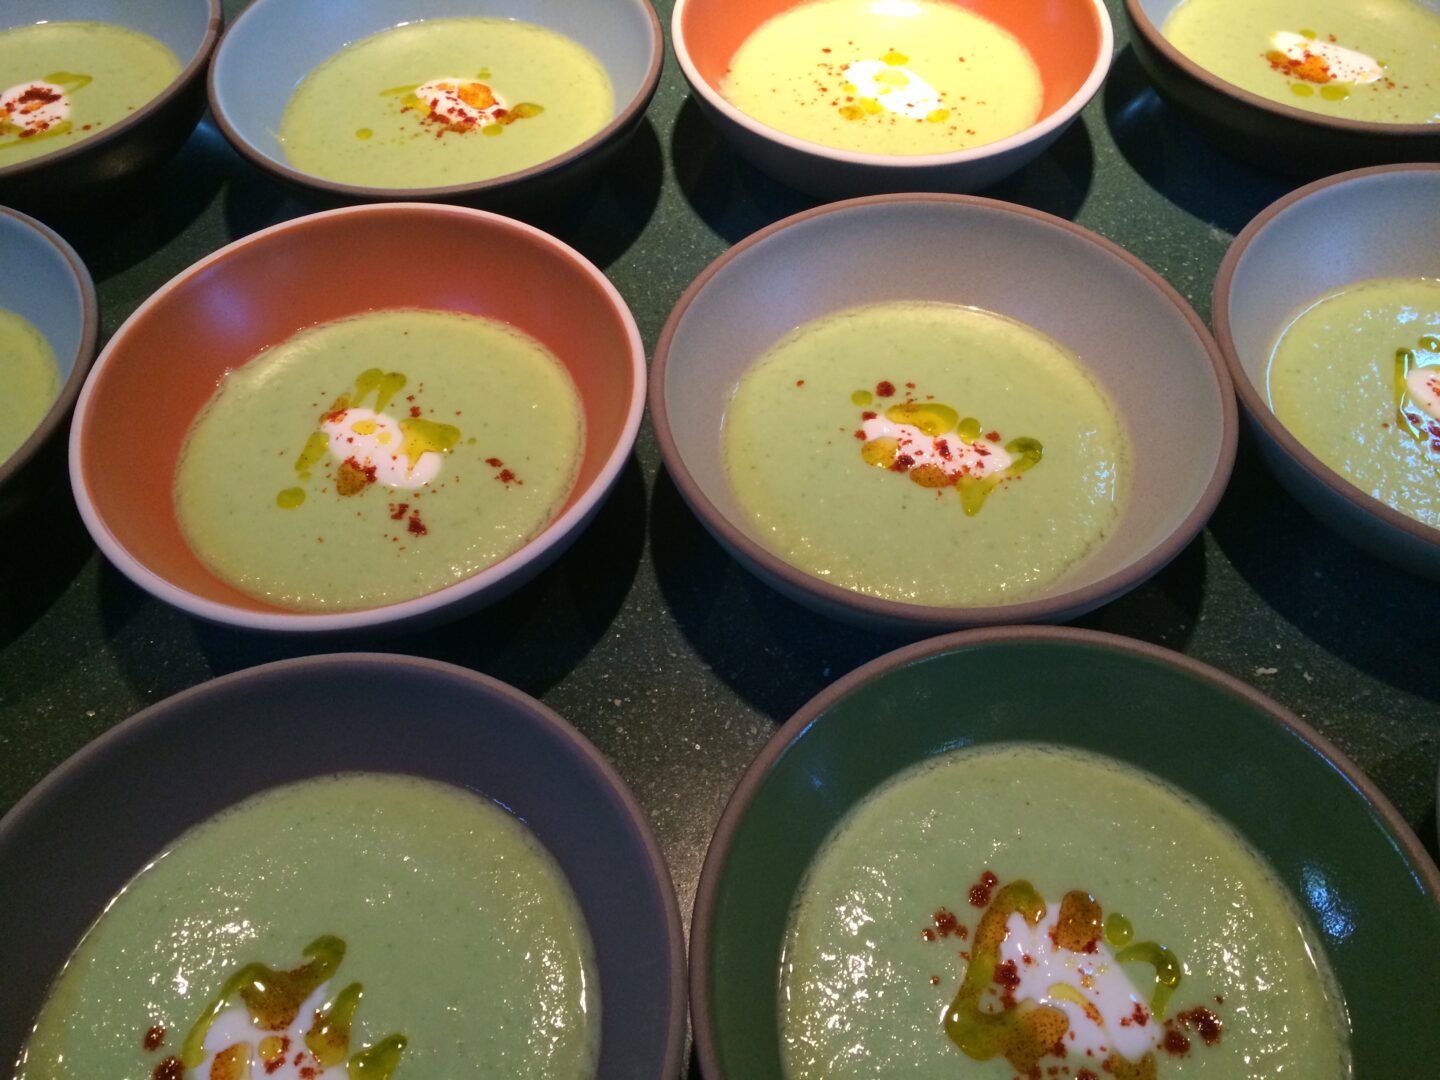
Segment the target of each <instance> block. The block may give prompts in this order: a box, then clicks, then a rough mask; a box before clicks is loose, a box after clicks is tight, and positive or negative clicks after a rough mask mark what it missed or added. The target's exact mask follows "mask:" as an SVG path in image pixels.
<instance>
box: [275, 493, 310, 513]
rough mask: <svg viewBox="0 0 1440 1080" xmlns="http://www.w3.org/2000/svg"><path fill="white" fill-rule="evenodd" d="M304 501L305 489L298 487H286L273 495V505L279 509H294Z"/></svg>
mask: <svg viewBox="0 0 1440 1080" xmlns="http://www.w3.org/2000/svg"><path fill="white" fill-rule="evenodd" d="M304 501H305V489H304V488H299V487H291V488H286V489H285V490H284V491H282V492H280V494H278V495H276V496H275V505H276V506H278V507H279V508H280V509H281V510H294V509H295V508H296V507H297V506H299V505H300V504H301V503H303V502H304Z"/></svg>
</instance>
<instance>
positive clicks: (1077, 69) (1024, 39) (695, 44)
mask: <svg viewBox="0 0 1440 1080" xmlns="http://www.w3.org/2000/svg"><path fill="white" fill-rule="evenodd" d="M799 2H801V0H684V3H685V8H684V11H683V13H682V14H681V17H680V23H679V31H680V33H681V34H682V35H684V39H685V48H686V50H687V51H688V52H689V54H690V59H691V61H692V62H693V63H694V65H695V69H696V71H698V72H699V74H700V77H701V78H702V79H704V80H705V82H707V83H708V84H709V85H710V88H711V89H712V90H714V91H715V93H716V94H718V93H719V86H720V81H721V79H723V78H724V76H725V72H726V70H727V69H728V68H729V66H730V60H731V58H732V57H733V56H734V55H735V51H736V50H737V49H738V48H740V46H741V44H743V43H744V41H745V39H746V38H747V37H749V36H750V34H751V33H753V32H754V31H755V29H756V28H757V27H759V26H760V25H761V24H762V23H764V22H765V21H766V20H767V19H770V18H772V17H773V16H775V15H777V14H779V13H780V12H782V11H785V10H787V9H788V8H792V7H795V6H796V5H797V4H798V3H799ZM954 2H955V3H957V4H958V5H959V6H960V7H965V8H969V9H970V10H972V11H974V12H975V13H976V14H977V15H980V16H982V17H984V18H985V19H987V20H989V21H990V22H992V23H994V24H995V25H997V26H1000V27H1002V28H1004V29H1005V30H1008V31H1009V32H1010V33H1011V34H1013V35H1014V36H1015V37H1016V38H1018V39H1019V40H1020V42H1021V43H1022V44H1024V46H1025V47H1026V48H1027V49H1028V50H1029V51H1030V55H1031V56H1032V57H1033V58H1034V60H1035V64H1036V66H1037V67H1038V68H1039V69H1040V76H1041V81H1042V83H1043V86H1044V95H1045V96H1044V100H1043V102H1042V103H1041V106H1040V116H1039V117H1038V118H1037V119H1039V120H1043V119H1045V118H1046V117H1048V116H1050V115H1051V114H1052V113H1055V112H1058V111H1059V110H1060V109H1061V108H1062V107H1063V106H1064V105H1065V103H1066V102H1067V101H1069V100H1070V99H1071V98H1072V97H1074V95H1075V93H1076V92H1077V91H1078V90H1079V89H1080V87H1081V86H1083V85H1084V83H1085V80H1086V79H1087V78H1089V76H1090V73H1091V71H1092V70H1093V69H1094V67H1095V62H1096V60H1097V59H1098V55H1099V51H1100V46H1101V42H1102V41H1104V30H1103V28H1102V26H1101V22H1100V13H1099V12H1098V11H1097V10H1096V5H1095V4H1094V3H1093V2H1092V0H1040V2H1038V3H1027V4H1015V3H1011V2H1009V0H954Z"/></svg>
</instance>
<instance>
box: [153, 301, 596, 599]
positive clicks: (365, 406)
mask: <svg viewBox="0 0 1440 1080" xmlns="http://www.w3.org/2000/svg"><path fill="white" fill-rule="evenodd" d="M582 441H583V427H582V419H581V412H580V401H579V397H578V395H577V394H576V391H575V388H574V385H573V384H572V383H571V381H570V377H569V374H568V372H566V370H565V369H564V367H563V366H562V365H561V364H560V362H559V361H558V360H556V359H555V357H554V356H552V355H551V354H550V353H549V352H548V351H547V350H546V349H545V348H544V347H543V346H542V345H540V343H539V342H537V341H535V340H534V339H532V338H530V337H527V336H526V335H524V334H522V333H520V332H519V331H517V330H514V329H513V328H511V327H509V326H507V325H505V324H503V323H500V322H496V321H494V320H491V319H482V318H477V317H475V316H470V315H460V314H453V313H448V312H435V311H418V310H411V309H400V310H395V311H381V312H373V313H370V314H367V315H359V316H356V317H354V318H350V319H342V320H340V321H338V322H332V323H325V324H322V325H320V326H317V327H314V328H312V329H309V330H306V331H303V332H301V333H299V334H297V335H296V336H295V337H293V338H291V339H290V340H289V341H286V342H284V343H283V344H281V345H277V346H276V347H274V348H273V349H269V350H267V351H266V352H264V353H261V354H260V355H259V356H258V357H256V358H255V359H254V360H252V361H250V362H249V363H247V364H245V365H244V366H243V367H240V368H238V369H236V370H234V371H232V372H230V374H228V375H227V376H226V377H225V380H224V382H223V383H222V384H221V386H220V388H219V390H218V392H217V393H216V395H215V397H214V398H212V399H211V401H210V403H209V404H208V405H207V406H206V407H205V409H204V411H203V412H202V413H201V414H200V416H199V418H198V419H197V420H196V421H195V424H194V427H193V428H192V429H191V431H190V435H189V437H188V438H187V440H186V442H185V446H184V448H183V450H182V452H181V456H180V463H179V466H178V467H177V469H176V474H175V505H176V512H177V515H178V517H179V522H180V526H181V529H182V531H183V532H184V534H185V537H186V539H187V540H188V541H189V543H190V545H191V547H192V548H193V549H194V551H195V553H196V554H197V555H198V556H199V557H200V559H201V560H202V561H203V562H204V563H205V564H206V565H207V566H209V567H210V568H211V570H213V571H214V572H215V574H216V575H217V576H219V577H221V578H222V579H224V580H225V581H228V582H230V583H231V584H233V585H235V586H236V587H237V588H239V589H242V590H244V591H245V592H247V593H250V594H251V595H253V596H256V597H259V598H262V599H265V600H268V601H270V602H272V603H275V604H278V605H281V606H284V607H291V608H297V609H302V610H347V609H355V608H363V607H374V606H377V605H380V604H387V603H394V602H396V601H400V600H407V599H411V598H413V597H416V596H423V595H425V594H426V593H429V592H433V591H434V590H436V589H439V588H442V587H443V586H445V585H449V584H452V583H453V582H456V581H460V580H462V579H464V578H467V577H469V576H471V575H472V574H474V573H476V572H478V571H479V570H482V569H483V568H485V567H487V566H490V565H492V564H494V563H496V562H498V561H499V560H500V559H502V558H504V557H505V556H506V555H509V554H510V553H511V552H513V551H516V550H518V549H519V548H520V547H521V546H522V545H524V544H525V542H526V541H528V540H529V539H530V538H531V537H533V536H535V535H536V534H537V533H538V532H539V531H540V530H541V529H542V528H544V526H545V525H546V524H548V523H549V521H550V520H551V518H552V517H554V515H555V513H556V512H557V510H558V509H559V507H560V506H561V504H562V503H563V502H564V500H565V497H566V496H567V495H568V494H569V492H570V488H571V486H572V485H573V482H574V478H575V473H576V469H577V466H578V464H579V460H580V453H581V445H582Z"/></svg>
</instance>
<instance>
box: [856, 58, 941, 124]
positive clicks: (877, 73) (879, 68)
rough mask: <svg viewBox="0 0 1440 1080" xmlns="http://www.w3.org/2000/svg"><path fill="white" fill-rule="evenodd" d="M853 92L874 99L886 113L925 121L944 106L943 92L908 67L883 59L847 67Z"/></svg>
mask: <svg viewBox="0 0 1440 1080" xmlns="http://www.w3.org/2000/svg"><path fill="white" fill-rule="evenodd" d="M845 78H846V80H847V81H848V82H849V83H850V85H851V86H853V87H855V89H854V91H852V92H853V93H854V94H856V95H857V96H859V97H867V98H873V99H874V100H875V101H878V102H879V103H880V106H881V108H883V109H885V110H886V111H887V112H892V113H898V114H899V115H901V116H908V117H912V118H913V119H916V120H924V119H925V118H926V117H927V116H929V115H930V114H931V113H932V112H934V111H935V110H936V109H943V108H944V107H945V105H944V103H943V102H942V101H941V100H940V92H939V91H938V90H936V89H935V88H934V87H933V86H931V85H930V84H929V83H928V82H926V81H925V80H924V79H923V78H921V77H920V76H919V75H918V74H916V73H915V72H914V71H911V70H910V69H909V68H908V67H904V66H903V65H898V64H887V63H885V61H883V60H857V61H855V62H854V63H853V64H851V65H850V66H849V67H847V68H846V69H845Z"/></svg>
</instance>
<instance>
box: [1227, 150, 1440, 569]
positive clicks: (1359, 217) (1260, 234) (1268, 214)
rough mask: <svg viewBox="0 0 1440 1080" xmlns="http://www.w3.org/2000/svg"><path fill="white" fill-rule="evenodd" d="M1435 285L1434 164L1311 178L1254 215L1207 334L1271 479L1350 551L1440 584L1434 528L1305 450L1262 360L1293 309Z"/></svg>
mask: <svg viewBox="0 0 1440 1080" xmlns="http://www.w3.org/2000/svg"><path fill="white" fill-rule="evenodd" d="M1378 277H1426V278H1437V277H1440V165H1419V164H1417V165H1384V166H1377V167H1375V168H1371V169H1358V170H1356V171H1354V172H1348V173H1341V174H1339V175H1338V176H1331V177H1328V178H1326V179H1324V180H1319V181H1316V182H1315V183H1313V184H1309V185H1307V186H1305V187H1302V188H1299V189H1298V190H1296V191H1293V192H1291V193H1290V194H1289V195H1286V196H1285V197H1284V198H1282V199H1279V200H1277V201H1276V202H1274V203H1272V204H1271V205H1270V206H1268V207H1266V208H1265V209H1264V210H1262V211H1261V212H1260V213H1259V214H1258V215H1257V216H1256V217H1255V220H1254V221H1252V222H1250V224H1249V225H1247V226H1246V227H1245V229H1244V230H1243V231H1242V232H1241V233H1240V235H1239V236H1237V237H1236V238H1235V242H1234V243H1233V244H1231V245H1230V250H1229V251H1228V252H1226V254H1225V259H1224V261H1223V262H1222V263H1221V264H1220V272H1219V274H1218V275H1217V276H1216V278H1215V294H1214V300H1213V311H1214V319H1213V321H1214V324H1215V337H1216V338H1217V340H1218V341H1219V344H1220V351H1221V353H1222V354H1223V355H1224V357H1225V361H1226V363H1227V364H1228V365H1229V367H1230V376H1231V380H1232V381H1233V383H1234V384H1235V392H1236V394H1237V395H1238V396H1239V398H1240V404H1241V405H1242V406H1243V407H1244V410H1245V413H1246V415H1247V416H1248V417H1249V420H1250V423H1251V426H1252V430H1254V432H1255V435H1256V439H1257V442H1258V444H1259V447H1260V452H1261V454H1262V455H1263V456H1264V458H1265V461H1266V464H1268V465H1269V466H1270V469H1271V471H1272V472H1274V474H1275V477H1276V479H1278V480H1279V481H1280V483H1281V484H1282V485H1283V486H1284V487H1285V489H1286V490H1287V491H1289V492H1290V494H1291V495H1293V496H1294V497H1295V498H1296V500H1297V501H1299V502H1300V503H1301V505H1303V506H1304V507H1305V508H1306V509H1307V510H1309V511H1310V512H1311V513H1312V514H1314V515H1315V518H1316V520H1318V521H1320V522H1321V523H1323V524H1324V525H1325V526H1326V527H1327V528H1330V529H1333V530H1335V531H1336V532H1337V533H1339V534H1340V535H1341V536H1344V537H1345V538H1346V539H1347V540H1349V541H1350V542H1351V543H1352V544H1354V545H1356V546H1357V547H1360V548H1363V549H1365V550H1366V551H1368V552H1370V553H1371V554H1372V555H1376V556H1378V557H1380V558H1382V559H1384V560H1386V561H1387V562H1390V563H1393V564H1394V565H1396V566H1399V567H1401V568H1402V569H1405V570H1408V571H1410V572H1411V573H1413V574H1419V575H1421V576H1423V577H1428V578H1431V579H1432V580H1435V581H1440V528H1435V527H1434V526H1431V525H1427V524H1424V523H1423V522H1420V521H1417V520H1416V519H1415V518H1412V517H1409V516H1408V515H1406V514H1402V513H1401V512H1400V511H1399V510H1396V509H1395V508H1394V507H1391V506H1389V505H1387V504H1385V503H1383V502H1381V501H1380V500H1379V499H1377V498H1376V497H1375V496H1374V495H1372V494H1370V492H1368V491H1366V490H1364V489H1363V488H1360V487H1358V486H1356V485H1355V484H1353V483H1351V482H1350V481H1349V480H1348V479H1346V478H1345V477H1344V476H1342V475H1341V474H1340V473H1338V472H1336V471H1335V470H1334V469H1332V468H1330V467H1329V466H1328V465H1326V464H1325V463H1324V462H1323V461H1321V460H1320V459H1319V458H1318V457H1316V456H1315V455H1314V454H1313V453H1311V452H1310V451H1309V450H1307V449H1306V448H1305V446H1304V444H1302V443H1301V442H1300V440H1299V439H1297V438H1296V437H1295V436H1294V435H1293V434H1291V432H1290V429H1289V428H1287V427H1286V426H1285V425H1284V424H1282V423H1281V422H1280V420H1279V418H1278V417H1276V415H1275V413H1274V412H1273V411H1272V410H1271V408H1270V400H1269V392H1268V390H1267V389H1266V387H1267V385H1268V381H1269V371H1270V355H1271V353H1272V351H1273V350H1274V347H1275V339H1276V338H1277V337H1279V336H1280V332H1281V331H1282V330H1283V329H1284V328H1285V326H1286V324H1287V323H1288V322H1289V320H1290V319H1291V318H1292V317H1293V315H1294V313H1295V312H1297V311H1299V310H1300V309H1301V308H1303V307H1306V306H1307V305H1309V304H1311V303H1312V302H1314V300H1315V299H1316V298H1318V297H1320V296H1323V295H1325V294H1326V293H1329V292H1332V291H1334V290H1335V289H1339V288H1342V287H1343V286H1345V285H1350V284H1353V283H1354V282H1357V281H1364V280H1366V279H1367V278H1378Z"/></svg>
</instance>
